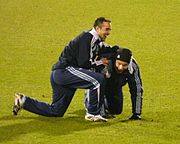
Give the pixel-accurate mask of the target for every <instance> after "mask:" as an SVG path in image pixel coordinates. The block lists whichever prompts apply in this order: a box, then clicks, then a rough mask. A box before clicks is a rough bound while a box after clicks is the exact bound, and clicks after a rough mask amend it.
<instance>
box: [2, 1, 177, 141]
mask: <svg viewBox="0 0 180 144" xmlns="http://www.w3.org/2000/svg"><path fill="white" fill-rule="evenodd" d="M179 5H180V3H179V1H178V0H158V1H156V0H149V1H144V0H111V1H109V0H104V1H101V0H91V1H89V0H75V1H73V0H67V1H63V0H52V1H50V0H28V1H23V0H6V1H3V0H0V68H1V70H0V94H1V96H0V143H3V144H14V143H16V144H22V143H26V144H31V143H51V144H56V143H62V144H70V143H72V144H91V143H92V144H94V143H97V144H99V143H104V144H105V143H107V144H119V143H121V144H131V143H132V144H136V143H137V144H139V143H141V144H178V143H180V105H179V102H180V97H179V93H180V90H179V87H180V66H179V63H178V62H179V61H180V57H179V54H180V49H179V48H178V46H179V45H178V40H179V39H178V38H179V29H178V25H180V21H179V13H180V11H179V9H180V7H179ZM100 16H105V17H107V18H109V19H111V20H112V26H113V30H112V33H111V35H110V36H109V38H108V40H107V43H109V44H111V45H115V44H116V45H120V46H123V47H128V48H130V49H131V50H132V51H133V55H134V57H135V58H136V60H137V61H138V63H139V65H140V70H141V74H142V79H143V86H144V91H145V92H144V99H143V114H142V117H143V120H142V121H127V119H128V118H129V117H130V116H131V102H130V96H129V92H128V88H127V86H126V87H125V88H124V110H123V113H122V114H121V115H117V116H116V118H115V119H112V120H109V122H108V123H91V122H87V121H85V120H84V114H85V110H84V109H85V108H84V104H83V99H84V91H83V90H78V91H77V92H76V95H75V97H74V99H73V101H72V103H71V105H70V107H69V109H68V111H67V112H66V114H65V116H64V118H47V117H42V116H38V115H35V114H31V113H29V112H26V111H22V112H21V113H20V114H19V115H18V116H17V117H13V116H12V115H11V108H12V103H13V96H14V93H15V92H23V93H25V94H26V95H29V96H32V97H34V98H36V99H38V100H42V101H46V102H49V103H50V102H51V87H50V83H49V76H50V71H51V66H52V64H54V63H55V62H56V60H57V59H58V57H59V55H60V53H61V51H62V50H63V48H64V46H65V45H66V44H67V43H68V42H69V41H70V40H71V39H72V38H74V37H75V36H76V35H78V34H79V33H80V32H82V31H83V30H85V29H91V28H92V25H93V22H94V20H95V19H96V18H97V17H100Z"/></svg>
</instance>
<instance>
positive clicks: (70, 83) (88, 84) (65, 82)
mask: <svg viewBox="0 0 180 144" xmlns="http://www.w3.org/2000/svg"><path fill="white" fill-rule="evenodd" d="M103 81H104V76H103V75H102V74H99V73H95V72H93V71H89V70H85V69H77V68H73V67H68V68H67V69H59V70H55V71H53V72H52V75H51V84H52V88H53V102H52V105H49V104H47V103H44V102H40V101H37V100H35V99H32V98H30V97H26V100H25V103H24V107H23V108H24V109H26V110H28V111H30V112H33V113H36V114H40V115H44V116H63V114H64V113H65V111H66V109H67V108H68V106H69V104H70V102H71V99H72V97H73V95H74V93H75V90H76V88H84V89H93V90H94V93H93V94H92V95H91V97H93V98H94V99H95V105H94V106H93V107H91V108H90V112H91V113H92V114H99V111H100V110H99V109H100V108H99V101H98V99H100V98H98V97H100V95H99V88H100V85H101V83H103Z"/></svg>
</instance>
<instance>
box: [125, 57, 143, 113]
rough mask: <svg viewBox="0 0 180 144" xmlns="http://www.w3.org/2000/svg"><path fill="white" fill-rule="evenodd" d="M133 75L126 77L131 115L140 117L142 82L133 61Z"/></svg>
mask: <svg viewBox="0 0 180 144" xmlns="http://www.w3.org/2000/svg"><path fill="white" fill-rule="evenodd" d="M132 68H133V73H132V74H130V73H129V75H128V85H129V90H130V93H131V101H132V113H133V114H137V115H141V112H142V96H143V88H142V80H141V76H140V71H139V67H138V65H137V63H136V62H135V60H132Z"/></svg>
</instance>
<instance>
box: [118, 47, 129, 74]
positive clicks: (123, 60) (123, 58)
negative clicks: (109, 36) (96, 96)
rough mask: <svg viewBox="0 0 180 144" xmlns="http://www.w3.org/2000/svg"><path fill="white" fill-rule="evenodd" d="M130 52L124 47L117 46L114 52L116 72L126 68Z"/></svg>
mask: <svg viewBox="0 0 180 144" xmlns="http://www.w3.org/2000/svg"><path fill="white" fill-rule="evenodd" d="M131 56H132V52H131V51H130V50H129V49H126V48H119V49H118V50H117V54H116V61H115V69H116V71H117V73H122V72H124V71H125V70H127V69H128V65H129V63H130V60H131Z"/></svg>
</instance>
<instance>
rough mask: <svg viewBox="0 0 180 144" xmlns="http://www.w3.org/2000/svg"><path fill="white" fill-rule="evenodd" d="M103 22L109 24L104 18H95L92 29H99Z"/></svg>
mask: <svg viewBox="0 0 180 144" xmlns="http://www.w3.org/2000/svg"><path fill="white" fill-rule="evenodd" d="M103 22H109V23H111V21H110V20H108V19H107V18H105V17H99V18H97V19H96V20H95V22H94V26H93V27H94V28H96V27H97V26H99V27H101V24H102V23H103Z"/></svg>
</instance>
